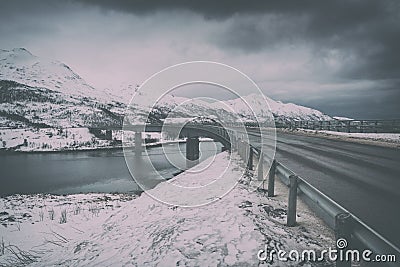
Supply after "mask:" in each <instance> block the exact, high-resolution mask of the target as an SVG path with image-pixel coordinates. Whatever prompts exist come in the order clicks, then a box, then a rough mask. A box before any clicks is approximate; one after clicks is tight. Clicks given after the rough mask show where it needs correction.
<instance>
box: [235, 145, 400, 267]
mask: <svg viewBox="0 0 400 267" xmlns="http://www.w3.org/2000/svg"><path fill="white" fill-rule="evenodd" d="M233 148H234V149H237V151H238V153H239V155H240V156H241V158H242V159H243V160H244V161H245V162H246V163H247V168H248V169H250V170H252V169H253V157H254V155H257V156H258V157H259V161H260V155H261V158H262V162H263V163H264V162H265V161H266V160H268V161H269V162H271V163H272V164H271V168H270V171H269V174H268V196H269V197H271V196H274V184H275V183H274V179H275V176H277V177H278V178H279V179H280V180H281V181H282V182H283V183H284V184H285V185H287V186H289V188H290V189H289V200H288V211H287V225H288V226H294V225H296V201H297V196H299V197H301V198H302V200H303V201H304V202H305V203H306V204H307V205H308V206H309V207H310V208H311V209H312V210H314V212H316V213H317V215H318V216H319V217H321V219H322V220H324V221H325V223H326V224H327V225H328V226H329V227H331V228H332V229H334V230H335V234H336V238H337V239H338V238H339V237H345V238H346V240H347V241H349V243H350V248H349V249H354V248H361V249H369V250H371V251H373V252H374V253H375V254H380V255H395V257H396V260H397V261H398V260H400V249H399V248H398V247H396V246H395V245H394V244H392V243H391V242H390V241H388V240H387V239H386V238H384V237H383V236H382V235H380V234H379V233H378V232H376V231H375V230H374V229H372V228H371V227H369V226H368V225H366V224H365V223H364V222H362V221H361V220H360V219H359V218H358V217H357V216H355V215H353V214H352V213H351V212H349V211H348V210H347V209H345V208H343V207H342V206H341V205H339V204H338V203H336V202H335V201H334V200H332V199H331V198H330V197H328V196H327V195H325V194H324V193H322V192H321V191H319V190H318V189H317V188H315V187H314V186H312V185H311V184H310V183H308V182H307V181H305V180H304V179H303V178H301V177H299V176H297V175H296V174H295V173H294V172H293V171H292V170H290V169H289V168H287V167H286V166H285V165H283V164H282V163H280V162H277V161H276V160H274V159H271V158H267V157H266V156H264V155H263V154H262V153H261V151H260V149H259V148H257V147H254V146H252V145H249V144H247V143H246V142H244V141H239V142H238V144H237V145H235V146H233ZM257 169H258V176H261V177H259V180H266V179H265V177H264V175H263V171H262V169H263V168H259V167H258V168H257ZM260 178H261V179H260ZM343 218H345V220H343ZM346 232H347V234H346V235H345V236H343V233H346ZM351 246H353V248H351ZM385 264H387V265H389V266H398V263H396V262H386V263H385ZM339 265H340V266H351V262H341V263H339V262H337V266H339Z"/></svg>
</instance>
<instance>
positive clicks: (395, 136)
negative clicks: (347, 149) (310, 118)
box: [298, 129, 400, 144]
mask: <svg viewBox="0 0 400 267" xmlns="http://www.w3.org/2000/svg"><path fill="white" fill-rule="evenodd" d="M298 131H302V132H306V133H314V134H320V135H325V136H333V137H342V138H346V139H350V140H354V141H356V140H357V139H362V140H369V141H379V142H388V143H395V144H400V134H399V133H345V132H335V131H325V130H318V131H316V130H307V129H298Z"/></svg>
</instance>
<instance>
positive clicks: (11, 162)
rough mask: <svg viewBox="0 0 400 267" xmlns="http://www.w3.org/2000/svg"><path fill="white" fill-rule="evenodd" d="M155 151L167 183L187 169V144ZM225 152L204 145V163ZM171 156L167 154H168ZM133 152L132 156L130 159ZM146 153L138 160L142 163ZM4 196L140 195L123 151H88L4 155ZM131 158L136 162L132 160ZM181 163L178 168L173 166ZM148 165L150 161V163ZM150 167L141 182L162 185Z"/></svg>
mask: <svg viewBox="0 0 400 267" xmlns="http://www.w3.org/2000/svg"><path fill="white" fill-rule="evenodd" d="M166 147H167V148H166V149H165V151H164V150H163V148H162V147H154V148H150V149H148V150H147V154H148V155H149V158H150V159H151V163H152V165H153V166H154V168H155V169H156V170H157V171H158V172H159V173H160V174H161V176H162V177H164V178H165V179H170V178H172V177H173V176H174V174H176V173H177V172H179V170H180V167H181V166H184V164H185V161H184V157H182V154H183V155H184V153H185V151H186V149H185V144H183V143H181V144H179V145H171V146H166ZM215 148H217V149H218V151H220V150H221V145H220V144H219V143H213V142H202V143H201V145H200V151H201V160H204V159H206V158H208V157H210V156H212V155H214V154H215ZM165 153H167V154H165ZM129 154H131V156H132V155H133V152H128V155H129ZM145 155H146V152H143V155H142V157H139V158H138V159H137V160H138V162H137V166H143V165H142V163H143V162H144V161H146V159H144V157H145ZM0 157H1V161H0V170H1V176H0V182H1V187H0V195H8V194H13V193H24V194H28V193H57V194H70V193H80V192H83V193H85V192H108V193H112V192H119V193H127V192H136V191H137V190H138V186H137V185H136V183H135V182H134V181H133V180H132V178H131V175H130V173H129V170H128V168H127V166H126V163H125V159H124V154H123V152H122V150H110V151H104V150H102V151H85V152H65V153H64V152H61V153H35V154H2V155H0ZM128 158H132V157H129V156H128ZM170 161H172V162H173V163H174V164H175V163H177V162H178V163H179V164H178V167H179V168H177V167H176V166H174V165H173V164H171V162H170ZM147 163H148V161H147ZM148 167H149V166H147V167H145V168H143V169H138V170H137V171H138V172H139V173H140V175H141V177H140V178H141V179H145V180H148V181H151V183H153V182H154V183H158V182H159V181H160V179H159V177H156V176H154V173H152V172H150V173H148V172H146V170H148Z"/></svg>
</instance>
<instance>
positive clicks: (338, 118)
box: [333, 116, 354, 121]
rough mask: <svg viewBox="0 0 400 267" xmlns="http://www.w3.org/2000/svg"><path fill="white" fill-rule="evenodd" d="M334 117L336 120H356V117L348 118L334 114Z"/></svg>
mask: <svg viewBox="0 0 400 267" xmlns="http://www.w3.org/2000/svg"><path fill="white" fill-rule="evenodd" d="M333 118H334V119H335V120H338V121H354V119H351V118H347V117H339V116H334V117H333Z"/></svg>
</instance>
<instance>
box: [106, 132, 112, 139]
mask: <svg viewBox="0 0 400 267" xmlns="http://www.w3.org/2000/svg"><path fill="white" fill-rule="evenodd" d="M106 140H112V130H106Z"/></svg>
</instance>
